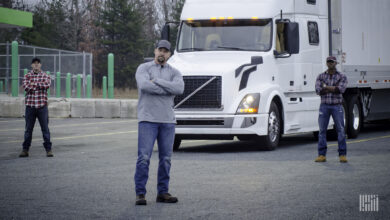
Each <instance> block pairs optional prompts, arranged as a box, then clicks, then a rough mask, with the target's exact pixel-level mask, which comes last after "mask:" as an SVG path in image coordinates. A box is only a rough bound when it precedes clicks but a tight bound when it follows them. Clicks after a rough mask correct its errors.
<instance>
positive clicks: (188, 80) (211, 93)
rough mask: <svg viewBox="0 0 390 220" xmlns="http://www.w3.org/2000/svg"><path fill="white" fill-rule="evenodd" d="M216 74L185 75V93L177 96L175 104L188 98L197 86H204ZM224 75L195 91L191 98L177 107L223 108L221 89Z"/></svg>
mask: <svg viewBox="0 0 390 220" xmlns="http://www.w3.org/2000/svg"><path fill="white" fill-rule="evenodd" d="M212 77H214V76H183V80H184V93H183V94H182V95H179V96H176V97H175V105H177V104H178V103H179V102H180V101H181V100H183V99H184V98H186V97H187V96H188V95H190V94H191V93H192V92H194V91H195V90H196V89H197V88H199V87H200V86H202V85H203V84H204V83H206V82H207V81H208V80H210V79H211V78H212ZM221 81H222V77H221V76H216V79H214V80H213V81H211V82H210V83H209V84H208V85H207V86H205V87H204V88H202V89H201V90H199V91H198V92H197V93H195V94H194V95H193V96H192V97H191V98H189V99H188V100H186V101H185V102H184V103H183V104H181V105H180V106H178V107H177V109H187V108H198V109H199V108H216V109H219V108H221V90H222V82H221Z"/></svg>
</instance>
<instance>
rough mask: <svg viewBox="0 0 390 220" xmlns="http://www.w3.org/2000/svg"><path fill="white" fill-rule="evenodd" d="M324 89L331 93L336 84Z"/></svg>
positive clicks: (334, 90)
mask: <svg viewBox="0 0 390 220" xmlns="http://www.w3.org/2000/svg"><path fill="white" fill-rule="evenodd" d="M324 89H325V90H326V91H327V92H331V93H334V92H336V86H326V87H325V88H324Z"/></svg>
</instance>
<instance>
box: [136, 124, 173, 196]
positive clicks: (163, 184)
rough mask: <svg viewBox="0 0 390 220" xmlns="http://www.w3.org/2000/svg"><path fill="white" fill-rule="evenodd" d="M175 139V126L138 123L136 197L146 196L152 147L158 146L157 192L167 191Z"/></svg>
mask: <svg viewBox="0 0 390 220" xmlns="http://www.w3.org/2000/svg"><path fill="white" fill-rule="evenodd" d="M174 138H175V124H173V123H152V122H146V121H142V122H139V123H138V160H137V165H136V170H135V175H134V182H135V192H136V194H137V195H140V194H146V188H145V186H146V182H147V181H148V177H149V163H150V157H151V156H152V152H153V146H154V143H155V141H156V140H157V144H158V155H159V163H158V174H157V179H158V180H157V181H158V183H157V192H158V194H163V193H167V192H168V189H169V171H170V169H171V155H172V150H173V141H174Z"/></svg>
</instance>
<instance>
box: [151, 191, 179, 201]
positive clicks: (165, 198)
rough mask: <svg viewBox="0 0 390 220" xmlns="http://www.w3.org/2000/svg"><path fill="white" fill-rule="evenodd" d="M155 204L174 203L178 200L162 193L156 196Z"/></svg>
mask: <svg viewBox="0 0 390 220" xmlns="http://www.w3.org/2000/svg"><path fill="white" fill-rule="evenodd" d="M156 202H164V203H176V202H178V200H177V198H176V197H173V196H171V194H169V193H164V194H159V195H157V198H156Z"/></svg>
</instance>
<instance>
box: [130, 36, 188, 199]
mask: <svg viewBox="0 0 390 220" xmlns="http://www.w3.org/2000/svg"><path fill="white" fill-rule="evenodd" d="M170 49H171V44H170V43H169V42H168V41H166V40H160V41H159V42H158V43H157V46H156V49H155V50H154V54H155V57H154V60H153V61H151V62H148V63H144V64H141V65H140V66H139V67H138V69H137V72H136V80H137V86H138V94H139V97H138V108H137V117H138V159H137V165H136V171H135V175H134V181H135V192H136V195H137V197H136V202H135V204H136V205H146V198H145V195H146V188H145V186H146V182H147V180H148V175H149V163H150V157H151V156H152V152H153V146H154V143H155V141H156V140H157V144H158V154H159V164H158V179H157V181H158V183H157V192H158V195H157V198H156V202H163V203H176V202H178V199H177V198H176V197H173V196H171V194H169V193H168V190H169V179H170V176H169V172H170V168H171V155H172V151H173V142H174V138H175V124H176V119H175V114H174V111H173V103H174V102H173V101H174V98H175V95H180V94H182V93H183V91H184V82H183V77H182V75H181V74H180V72H179V71H178V70H177V69H175V68H173V67H172V66H170V65H169V64H167V60H168V58H169V57H170V55H171V52H170Z"/></svg>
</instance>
